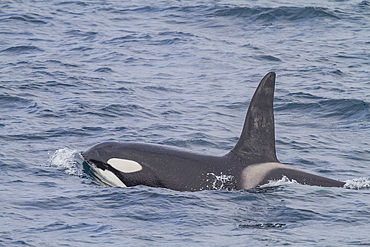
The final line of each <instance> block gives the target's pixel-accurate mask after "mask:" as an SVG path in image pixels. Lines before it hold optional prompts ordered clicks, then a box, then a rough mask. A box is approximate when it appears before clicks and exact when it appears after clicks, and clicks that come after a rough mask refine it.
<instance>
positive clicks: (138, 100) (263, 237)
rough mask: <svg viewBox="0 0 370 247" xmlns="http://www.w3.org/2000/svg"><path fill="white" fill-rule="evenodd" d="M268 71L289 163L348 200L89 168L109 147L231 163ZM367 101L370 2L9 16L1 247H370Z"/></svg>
mask: <svg viewBox="0 0 370 247" xmlns="http://www.w3.org/2000/svg"><path fill="white" fill-rule="evenodd" d="M269 71H275V72H276V73H277V84H276V93H275V122H276V145H277V146H276V148H277V155H278V158H279V160H280V161H281V162H283V163H285V164H289V165H291V166H293V167H295V168H298V169H302V170H305V171H308V172H312V173H316V174H319V175H322V176H327V177H330V178H334V179H338V180H342V181H347V184H346V188H322V187H315V186H303V185H299V184H296V183H294V182H293V181H289V180H286V179H284V178H282V180H279V181H272V182H271V184H269V187H268V188H261V189H256V190H250V191H201V192H177V191H172V190H168V189H163V188H150V187H145V186H137V187H131V188H110V187H105V186H102V185H100V184H98V183H97V182H96V181H94V180H93V179H92V178H90V177H89V176H87V175H86V174H84V172H83V170H82V167H81V165H80V164H79V162H78V153H79V152H81V151H85V150H86V149H88V148H90V147H91V146H93V145H95V144H97V143H100V142H104V141H120V142H141V143H155V144H163V145H167V146H172V147H176V148H180V149H185V150H189V151H193V152H199V153H209V154H212V155H224V154H225V153H227V152H228V151H229V150H230V149H231V148H232V147H233V146H234V145H235V143H236V141H237V140H238V137H239V135H240V132H241V129H242V126H243V122H244V117H245V113H246V110H247V107H248V104H249V102H250V99H251V97H252V94H253V92H254V90H255V88H256V86H257V84H258V82H259V81H260V80H261V78H262V77H263V76H264V75H265V74H266V73H267V72H269ZM369 99H370V2H369V1H367V0H364V1H361V0H347V1H346V0H337V1H335V0H331V1H317V0H308V1H302V0H298V1H285V0H280V1H264V0H261V1H260V0H259V1H240V0H230V1H227V0H209V1H207V0H200V1H175V0H173V1H172V0H168V1H161V0H159V1H145V0H144V1H109V0H100V1H98V0H96V1H87V0H86V1H84V0H82V1H62V0H51V1H31V0H29V1H26V0H24V1H22V0H18V1H7V0H2V1H0V169H1V170H0V202H1V203H0V206H1V210H0V223H1V224H0V225H1V227H0V245H1V246H148V245H150V246H282V245H284V246H286V245H288V246H289V245H291V246H357V245H360V246H363V245H365V246H366V245H370V236H369V229H370V228H369V226H370V190H369V188H370V148H369V146H370V145H369V144H370V122H369V120H370V112H369V104H370V102H369ZM271 187H273V188H271Z"/></svg>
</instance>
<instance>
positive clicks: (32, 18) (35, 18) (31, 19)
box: [8, 14, 47, 24]
mask: <svg viewBox="0 0 370 247" xmlns="http://www.w3.org/2000/svg"><path fill="white" fill-rule="evenodd" d="M40 17H41V18H43V17H42V16H39V15H37V14H29V15H19V16H11V17H9V18H8V20H15V21H23V22H27V23H34V24H47V22H45V21H43V20H41V19H40Z"/></svg>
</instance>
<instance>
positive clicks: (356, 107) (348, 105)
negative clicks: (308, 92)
mask: <svg viewBox="0 0 370 247" xmlns="http://www.w3.org/2000/svg"><path fill="white" fill-rule="evenodd" d="M276 110H277V111H284V110H289V111H292V110H299V111H302V112H306V113H309V114H317V115H319V116H320V117H325V118H328V117H334V118H339V119H341V120H343V119H353V118H356V119H358V118H362V117H365V118H366V117H368V116H369V104H368V103H367V102H365V101H362V100H358V99H328V100H321V101H319V102H316V103H288V104H285V105H282V106H280V107H277V109H276Z"/></svg>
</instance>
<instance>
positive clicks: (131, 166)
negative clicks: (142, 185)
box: [107, 158, 143, 173]
mask: <svg viewBox="0 0 370 247" xmlns="http://www.w3.org/2000/svg"><path fill="white" fill-rule="evenodd" d="M107 163H108V164H109V165H111V166H112V167H113V168H114V169H116V170H117V171H120V172H123V173H133V172H139V171H141V170H142V169H143V167H142V166H141V165H140V164H139V163H137V162H136V161H133V160H126V159H118V158H112V159H109V160H108V161H107Z"/></svg>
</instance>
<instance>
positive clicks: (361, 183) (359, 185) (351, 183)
mask: <svg viewBox="0 0 370 247" xmlns="http://www.w3.org/2000/svg"><path fill="white" fill-rule="evenodd" d="M344 188H346V189H357V190H359V189H366V188H370V178H365V177H364V178H355V179H352V180H347V181H346V184H345V185H344Z"/></svg>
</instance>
